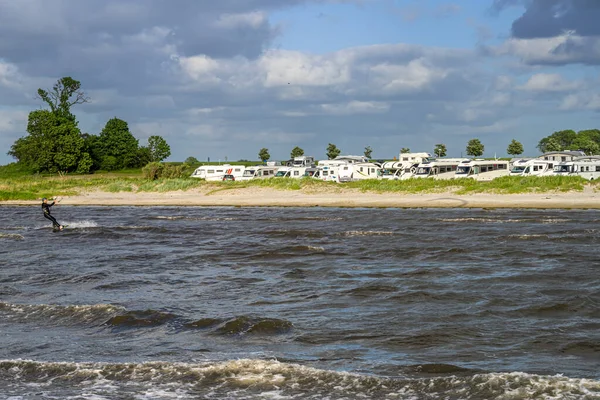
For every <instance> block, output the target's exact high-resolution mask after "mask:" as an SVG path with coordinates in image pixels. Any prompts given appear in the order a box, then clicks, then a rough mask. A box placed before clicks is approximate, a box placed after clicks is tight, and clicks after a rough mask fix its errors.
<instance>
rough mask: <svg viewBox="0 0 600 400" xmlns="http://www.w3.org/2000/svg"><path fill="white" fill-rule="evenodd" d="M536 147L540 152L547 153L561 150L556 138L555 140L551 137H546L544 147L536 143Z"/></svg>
mask: <svg viewBox="0 0 600 400" xmlns="http://www.w3.org/2000/svg"><path fill="white" fill-rule="evenodd" d="M538 148H539V149H540V151H541V152H542V153H547V152H549V151H562V150H563V147H562V146H561V144H560V143H559V142H558V140H556V139H555V138H553V137H550V138H548V140H547V141H546V143H545V145H544V149H542V148H541V147H540V145H538Z"/></svg>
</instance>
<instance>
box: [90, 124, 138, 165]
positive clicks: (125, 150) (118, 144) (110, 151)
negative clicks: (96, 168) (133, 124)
mask: <svg viewBox="0 0 600 400" xmlns="http://www.w3.org/2000/svg"><path fill="white" fill-rule="evenodd" d="M98 147H99V148H98V153H99V155H100V159H101V160H104V159H105V158H106V157H109V156H110V157H115V158H116V160H117V164H116V168H115V169H121V168H130V167H137V166H139V165H140V164H139V160H138V140H137V139H136V138H135V137H134V136H133V135H132V134H131V132H129V126H128V125H127V122H125V121H123V120H121V119H118V118H112V119H111V120H109V121H108V122H107V123H106V125H105V126H104V129H102V132H100V136H99V138H98ZM103 162H104V161H103ZM102 169H104V168H102Z"/></svg>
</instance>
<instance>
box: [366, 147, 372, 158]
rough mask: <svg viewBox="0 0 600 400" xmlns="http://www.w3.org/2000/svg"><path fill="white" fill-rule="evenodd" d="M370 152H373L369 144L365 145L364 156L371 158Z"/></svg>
mask: <svg viewBox="0 0 600 400" xmlns="http://www.w3.org/2000/svg"><path fill="white" fill-rule="evenodd" d="M372 154H373V149H372V148H371V146H367V147H365V157H367V158H368V159H371V155H372Z"/></svg>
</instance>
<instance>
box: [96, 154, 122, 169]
mask: <svg viewBox="0 0 600 400" xmlns="http://www.w3.org/2000/svg"><path fill="white" fill-rule="evenodd" d="M118 168H119V162H118V160H117V157H114V156H106V157H103V158H102V162H101V163H100V169H102V170H104V171H114V170H116V169H118Z"/></svg>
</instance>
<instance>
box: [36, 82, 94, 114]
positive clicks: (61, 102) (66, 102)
mask: <svg viewBox="0 0 600 400" xmlns="http://www.w3.org/2000/svg"><path fill="white" fill-rule="evenodd" d="M37 93H38V96H39V97H40V99H42V100H43V101H44V102H46V103H47V104H48V106H49V107H50V110H51V111H52V113H53V114H55V115H60V116H63V117H65V118H69V119H72V120H73V121H75V116H74V115H73V114H72V113H71V107H72V106H74V105H75V104H83V103H87V102H89V101H90V98H89V97H87V96H86V95H85V92H83V91H82V90H81V83H80V82H79V81H77V80H75V79H73V78H71V77H70V76H65V77H64V78H61V79H59V80H58V81H57V82H56V83H55V84H54V86H53V87H52V90H48V91H46V90H44V89H38V92H37Z"/></svg>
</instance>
